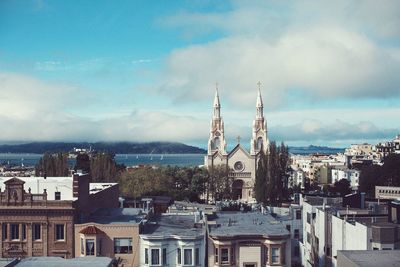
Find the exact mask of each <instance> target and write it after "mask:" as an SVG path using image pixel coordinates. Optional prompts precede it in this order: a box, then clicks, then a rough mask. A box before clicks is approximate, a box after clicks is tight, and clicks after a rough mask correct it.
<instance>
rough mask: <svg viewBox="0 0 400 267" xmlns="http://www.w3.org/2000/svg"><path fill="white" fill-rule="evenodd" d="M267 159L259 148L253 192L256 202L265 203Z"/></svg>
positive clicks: (266, 199)
mask: <svg viewBox="0 0 400 267" xmlns="http://www.w3.org/2000/svg"><path fill="white" fill-rule="evenodd" d="M267 164H268V160H267V156H266V155H265V153H264V149H261V152H260V157H259V159H258V164H257V170H256V181H255V184H254V194H255V198H256V200H257V202H259V203H262V204H263V205H267V203H268V198H267V195H266V191H267V179H268V177H267V175H268V167H267Z"/></svg>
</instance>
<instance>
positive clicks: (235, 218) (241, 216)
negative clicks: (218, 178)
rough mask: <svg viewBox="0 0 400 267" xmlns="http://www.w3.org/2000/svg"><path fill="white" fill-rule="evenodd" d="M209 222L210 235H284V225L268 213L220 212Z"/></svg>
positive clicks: (287, 233)
mask: <svg viewBox="0 0 400 267" xmlns="http://www.w3.org/2000/svg"><path fill="white" fill-rule="evenodd" d="M213 221H215V225H214V224H210V227H209V230H210V235H211V236H223V237H231V236H238V235H262V236H284V235H287V236H288V235H289V231H288V230H287V229H286V227H285V226H284V225H283V224H281V223H280V222H279V221H277V220H276V219H275V218H274V217H272V216H271V215H269V214H261V213H255V212H251V213H240V212H221V213H217V215H216V218H215V219H214V220H213Z"/></svg>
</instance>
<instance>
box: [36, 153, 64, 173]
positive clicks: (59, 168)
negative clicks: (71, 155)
mask: <svg viewBox="0 0 400 267" xmlns="http://www.w3.org/2000/svg"><path fill="white" fill-rule="evenodd" d="M35 175H36V176H46V177H51V176H56V177H57V176H58V177H62V176H68V155H67V154H65V153H57V154H50V153H45V154H44V155H43V157H41V158H40V159H39V162H38V164H36V166H35Z"/></svg>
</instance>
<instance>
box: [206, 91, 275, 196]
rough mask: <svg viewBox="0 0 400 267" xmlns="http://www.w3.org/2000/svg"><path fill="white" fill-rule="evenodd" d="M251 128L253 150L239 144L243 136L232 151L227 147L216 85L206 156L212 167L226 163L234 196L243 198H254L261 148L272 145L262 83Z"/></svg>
mask: <svg viewBox="0 0 400 267" xmlns="http://www.w3.org/2000/svg"><path fill="white" fill-rule="evenodd" d="M252 131H253V132H252V138H251V141H250V152H249V151H247V150H246V149H245V148H244V147H243V146H242V145H241V144H240V142H239V141H240V140H238V144H237V145H236V146H235V148H233V150H232V151H230V152H227V151H226V140H225V132H224V121H223V119H222V116H221V104H220V101H219V95H218V88H217V89H216V92H215V98H214V106H213V116H212V120H211V129H210V137H209V139H208V151H207V155H206V156H205V159H204V164H205V166H206V168H207V169H209V170H212V168H213V167H214V166H218V165H225V166H227V167H228V168H229V169H230V172H229V175H230V176H233V178H234V182H233V186H232V187H233V191H234V198H235V199H237V200H241V201H243V202H255V199H254V192H253V188H254V183H255V178H256V168H257V162H258V155H259V152H260V150H261V149H264V152H266V150H267V149H268V147H269V140H268V135H267V128H266V122H265V119H264V106H263V101H262V97H261V91H260V84H259V88H258V96H257V101H256V116H255V119H254V121H253V130H252Z"/></svg>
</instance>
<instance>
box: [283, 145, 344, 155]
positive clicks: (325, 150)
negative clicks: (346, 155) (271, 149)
mask: <svg viewBox="0 0 400 267" xmlns="http://www.w3.org/2000/svg"><path fill="white" fill-rule="evenodd" d="M344 150H345V149H344V148H333V147H327V146H312V145H311V146H305V147H289V152H290V153H292V154H300V155H308V154H337V153H343V152H344Z"/></svg>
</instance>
